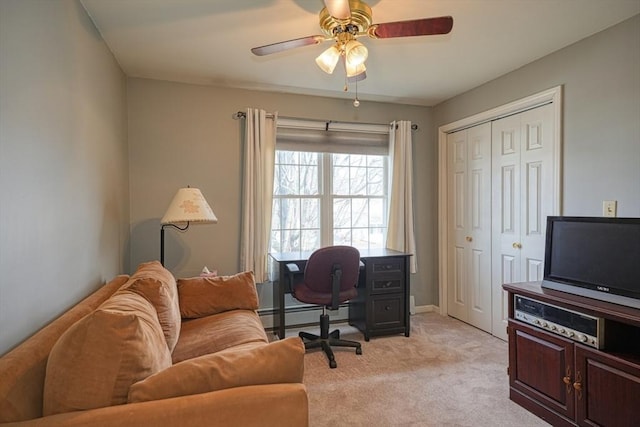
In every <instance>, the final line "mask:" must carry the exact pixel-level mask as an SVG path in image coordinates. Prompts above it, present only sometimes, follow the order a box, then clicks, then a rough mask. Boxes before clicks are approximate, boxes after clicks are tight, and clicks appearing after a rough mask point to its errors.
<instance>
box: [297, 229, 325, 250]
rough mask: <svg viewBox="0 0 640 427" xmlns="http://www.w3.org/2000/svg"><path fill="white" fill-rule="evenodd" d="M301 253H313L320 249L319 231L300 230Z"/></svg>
mask: <svg viewBox="0 0 640 427" xmlns="http://www.w3.org/2000/svg"><path fill="white" fill-rule="evenodd" d="M301 235H302V241H301V245H300V250H301V251H313V250H315V249H318V248H319V247H320V230H319V229H318V230H302V232H301Z"/></svg>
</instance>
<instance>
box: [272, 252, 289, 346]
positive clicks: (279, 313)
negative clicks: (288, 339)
mask: <svg viewBox="0 0 640 427" xmlns="http://www.w3.org/2000/svg"><path fill="white" fill-rule="evenodd" d="M285 275H286V271H285V265H284V264H280V265H279V266H278V281H277V282H274V283H273V310H274V313H273V327H274V331H275V333H276V335H277V336H278V338H280V339H284V327H285V322H284V314H285V313H284V286H285Z"/></svg>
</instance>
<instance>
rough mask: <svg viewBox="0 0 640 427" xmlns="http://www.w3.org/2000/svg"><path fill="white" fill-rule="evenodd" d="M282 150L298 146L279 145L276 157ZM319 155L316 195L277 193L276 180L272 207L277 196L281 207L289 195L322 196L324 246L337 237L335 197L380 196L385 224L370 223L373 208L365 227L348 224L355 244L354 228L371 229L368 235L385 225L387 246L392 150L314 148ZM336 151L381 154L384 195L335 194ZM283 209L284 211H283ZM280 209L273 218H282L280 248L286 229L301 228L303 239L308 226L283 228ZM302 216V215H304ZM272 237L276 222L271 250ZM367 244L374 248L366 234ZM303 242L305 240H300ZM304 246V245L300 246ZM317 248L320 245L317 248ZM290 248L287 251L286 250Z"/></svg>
mask: <svg viewBox="0 0 640 427" xmlns="http://www.w3.org/2000/svg"><path fill="white" fill-rule="evenodd" d="M282 151H289V152H291V151H293V152H295V151H296V150H295V149H293V148H291V147H286V148H282V149H278V148H276V158H277V156H278V152H282ZM305 151H306V152H309V151H308V150H301V151H297V152H305ZM314 154H315V155H316V156H317V168H318V171H317V172H318V173H317V179H318V193H317V195H303V194H295V195H294V194H282V195H277V194H275V189H276V188H277V187H276V184H275V183H274V194H273V200H274V203H273V204H272V209H273V207H274V206H275V205H276V204H275V201H276V200H280V202H279V203H280V204H279V206H280V209H282V208H281V207H282V200H283V199H287V198H295V199H297V200H302V199H305V198H307V199H319V209H320V212H319V213H318V215H319V226H320V230H319V239H320V241H319V247H325V246H329V245H332V244H334V237H335V232H336V230H335V227H334V206H335V200H336V199H351V200H357V199H361V200H368V201H371V200H381V201H382V225H381V226H379V227H375V226H371V223H370V219H371V216H370V211H368V212H367V226H366V227H354V226H353V222H351V227H348V228H349V229H350V230H351V239H350V241H351V244H353V230H357V229H366V230H368V233H367V234H368V236H371V230H372V229H382V232H383V236H382V242H380V247H384V245H385V241H386V236H387V230H388V216H389V202H390V194H389V193H390V185H389V184H390V169H389V168H390V167H391V166H390V156H389V154H384V155H383V154H375V153H372V154H362V153H332V152H315V153H314ZM334 154H346V155H371V156H379V157H381V158H382V161H383V164H382V167H381V168H382V172H383V173H382V177H383V178H382V179H383V181H382V195H379V196H378V195H370V194H349V192H347V193H344V194H334V193H333V178H334V177H333V171H334V162H333V160H334V159H333V155H334ZM301 164H302V163H300V162H299V161H298V163H297V165H298V166H300V165H301ZM277 165H279V163H276V167H277ZM349 167H350V168H351V167H353V166H351V165H349ZM364 167H365V168H366V169H367V170H369V169H370V168H373V166H369V165H368V164H367V165H365V166H364ZM368 178H369V174H368V173H367V178H366V179H367V182H366V185H367V186H368V185H369V181H368ZM274 179H275V175H274ZM281 212H282V211H281ZM281 212H280V213H278V215H275V214H274V218H276V217H277V218H278V219H279V221H280V224H279V228H277V229H276V230H279V233H280V234H279V238H280V242H278V247H279V248H280V249H282V247H283V246H282V242H283V241H284V240H283V233H284V232H285V231H286V230H298V231H299V232H300V233H299V239H300V240H301V239H302V233H301V232H302V231H303V230H305V228H303V227H302V224H299V228H297V229H284V228H282V225H283V223H282V221H283V218H282V215H281ZM301 219H302V218H301ZM273 237H274V228H273V222H272V224H271V232H270V243H269V249H270V251H273V250H274V242H273ZM367 242H368V243H367V248H372V245H371V243H372V242H371V239H370V238H367ZM300 243H302V242H300ZM299 247H301V246H299ZM356 247H359V248H360V249H365V248H364V247H361V246H356ZM377 247H378V246H373V248H377ZM316 249H317V248H316ZM285 252H288V251H285Z"/></svg>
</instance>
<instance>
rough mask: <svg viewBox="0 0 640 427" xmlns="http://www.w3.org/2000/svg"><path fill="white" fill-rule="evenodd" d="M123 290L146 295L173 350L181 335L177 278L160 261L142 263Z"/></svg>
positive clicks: (170, 349)
mask: <svg viewBox="0 0 640 427" xmlns="http://www.w3.org/2000/svg"><path fill="white" fill-rule="evenodd" d="M120 289H121V290H128V291H131V292H135V293H137V294H140V295H142V296H143V297H145V298H146V299H147V300H148V301H149V302H150V303H151V304H153V306H154V307H155V308H156V311H157V312H158V320H159V321H160V326H162V332H163V333H164V336H165V338H166V340H167V346H168V347H169V351H173V349H174V348H175V346H176V343H177V342H178V336H179V335H180V322H181V319H180V305H179V303H178V288H177V286H176V279H175V278H174V277H173V275H172V274H171V272H169V270H167V269H166V268H164V267H163V266H162V264H160V263H159V262H158V261H152V262H146V263H142V264H140V265H139V266H138V269H137V270H136V272H135V273H134V274H133V276H131V278H130V279H129V281H128V282H127V283H125V284H124V285H123V286H122V288H120Z"/></svg>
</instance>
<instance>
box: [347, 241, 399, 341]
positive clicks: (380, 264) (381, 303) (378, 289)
mask: <svg viewBox="0 0 640 427" xmlns="http://www.w3.org/2000/svg"><path fill="white" fill-rule="evenodd" d="M362 261H363V262H364V264H365V271H364V274H363V275H361V279H362V280H361V281H360V283H359V285H358V297H357V298H356V299H355V300H351V301H350V302H349V324H351V325H352V326H355V327H356V328H358V329H359V330H360V331H361V332H362V333H363V334H364V339H365V341H369V339H370V338H371V337H372V336H379V335H390V334H398V333H404V334H405V336H407V337H408V336H409V329H410V327H409V255H408V254H400V253H399V254H398V255H395V256H384V257H375V258H363V259H362Z"/></svg>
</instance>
